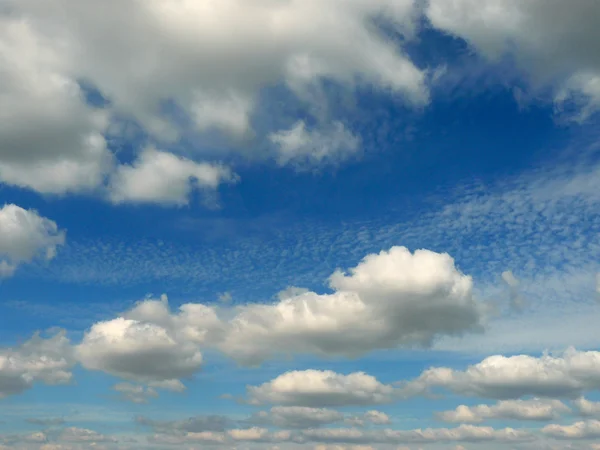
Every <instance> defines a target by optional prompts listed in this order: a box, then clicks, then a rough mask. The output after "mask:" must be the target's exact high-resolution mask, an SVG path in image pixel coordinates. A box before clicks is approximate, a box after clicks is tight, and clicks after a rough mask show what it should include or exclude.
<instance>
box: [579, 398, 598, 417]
mask: <svg viewBox="0 0 600 450" xmlns="http://www.w3.org/2000/svg"><path fill="white" fill-rule="evenodd" d="M573 407H574V408H575V410H576V411H577V413H578V414H579V415H580V416H585V417H590V416H595V417H600V402H591V401H589V400H587V399H586V398H584V397H579V398H578V399H576V400H574V401H573Z"/></svg>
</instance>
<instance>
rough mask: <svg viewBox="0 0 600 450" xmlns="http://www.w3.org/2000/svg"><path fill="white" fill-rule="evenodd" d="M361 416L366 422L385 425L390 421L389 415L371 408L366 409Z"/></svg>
mask: <svg viewBox="0 0 600 450" xmlns="http://www.w3.org/2000/svg"><path fill="white" fill-rule="evenodd" d="M363 418H364V420H365V421H366V422H369V423H372V424H375V425H387V424H389V423H391V420H390V417H389V416H388V415H387V414H386V413H384V412H381V411H376V410H371V411H367V412H366V413H365V414H364V415H363Z"/></svg>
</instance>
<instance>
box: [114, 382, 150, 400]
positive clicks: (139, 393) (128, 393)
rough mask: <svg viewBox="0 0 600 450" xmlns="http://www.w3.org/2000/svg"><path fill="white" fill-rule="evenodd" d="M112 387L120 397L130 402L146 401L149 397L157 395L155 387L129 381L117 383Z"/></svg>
mask: <svg viewBox="0 0 600 450" xmlns="http://www.w3.org/2000/svg"><path fill="white" fill-rule="evenodd" d="M113 389H114V390H115V391H117V392H118V393H119V394H120V397H121V399H123V400H126V401H129V402H132V403H148V400H149V399H150V398H156V397H158V392H156V390H155V389H153V388H151V387H147V386H140V385H136V384H131V383H117V384H115V385H114V386H113Z"/></svg>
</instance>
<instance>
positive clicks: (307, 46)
mask: <svg viewBox="0 0 600 450" xmlns="http://www.w3.org/2000/svg"><path fill="white" fill-rule="evenodd" d="M413 3H414V2H413V0H402V1H392V0H377V1H365V0H353V1H352V2H350V3H348V2H340V0H327V1H316V0H310V1H303V2H296V1H292V2H284V3H274V2H272V1H270V0H260V1H258V2H251V3H248V2H245V1H239V0H228V1H225V2H216V3H207V4H204V3H202V4H198V3H196V2H192V1H189V0H178V1H177V2H176V3H173V2H171V1H168V0H152V1H149V2H137V1H134V0H127V1H125V2H123V1H116V0H111V1H109V2H104V3H103V4H102V7H99V6H98V5H97V4H95V3H94V2H85V3H82V4H80V5H78V6H77V7H76V8H73V7H72V5H71V3H70V2H69V1H68V0H52V1H50V2H43V3H41V2H39V1H36V0H26V1H20V0H19V1H10V2H9V4H10V5H11V7H12V9H13V10H14V14H13V15H12V16H8V18H7V19H6V20H10V21H12V22H16V21H17V20H18V19H16V18H17V17H25V18H26V19H27V21H28V23H30V24H31V26H32V27H35V29H36V30H37V31H38V32H39V33H40V34H41V35H42V36H43V37H44V38H45V40H46V41H47V42H49V43H55V44H54V47H55V48H58V49H60V50H61V52H60V54H61V57H62V64H61V65H60V69H62V70H60V71H59V73H61V74H62V73H68V74H73V75H74V76H75V77H77V78H82V79H86V80H89V81H91V82H92V83H94V84H95V85H96V86H97V87H98V88H99V89H100V90H101V91H102V93H103V94H104V95H106V96H107V97H108V98H110V99H111V101H112V102H113V104H114V107H115V109H116V110H118V111H124V112H126V113H130V114H132V115H134V116H135V117H136V118H137V119H138V120H139V121H140V122H142V123H143V124H144V125H145V127H146V128H148V129H149V130H150V131H153V130H164V129H165V128H167V129H168V128H169V126H170V124H166V123H165V120H164V118H163V117H161V115H160V106H161V102H163V101H165V100H169V99H171V100H174V101H175V102H176V103H177V105H178V106H179V107H180V108H182V109H183V110H184V111H186V112H187V113H188V115H189V116H190V117H191V118H192V120H194V121H195V125H196V127H197V128H198V129H199V130H206V129H210V128H217V129H221V130H225V131H228V132H230V133H233V134H235V135H240V134H244V133H245V132H247V131H248V128H249V127H250V115H251V113H252V111H253V108H254V105H255V104H256V100H257V96H258V93H259V91H260V90H261V89H262V88H264V87H268V86H272V85H275V84H279V83H284V84H287V85H289V86H291V87H293V88H294V89H301V87H302V86H305V85H306V84H310V83H314V82H318V81H319V80H321V79H323V78H328V79H332V80H334V81H336V82H338V83H343V84H348V85H354V84H357V83H368V84H371V85H373V86H376V87H377V88H381V89H389V90H391V91H393V92H395V93H400V94H404V95H405V96H406V97H407V98H408V99H409V100H410V101H412V102H415V103H418V104H422V103H424V102H427V100H428V92H427V89H426V87H425V85H424V80H425V76H424V73H423V72H422V71H421V70H419V69H418V68H417V67H416V66H415V65H414V64H413V63H412V62H411V61H410V60H409V59H408V58H407V57H406V56H405V55H404V54H403V52H402V51H401V49H400V48H399V45H398V43H397V42H392V41H391V40H390V39H389V38H387V37H386V36H385V34H383V32H381V31H380V30H378V28H377V27H375V26H373V20H374V19H380V18H382V17H385V19H386V21H387V22H388V24H389V26H391V28H392V29H394V30H395V31H398V32H400V33H403V34H404V35H406V36H410V35H411V34H412V32H413V29H414V19H415V15H414V13H415V9H414V7H413V6H414V5H413ZM134 18H135V20H133V19H134ZM216 24H218V26H216ZM106 30H110V33H107V32H106ZM99 36H101V37H102V38H101V39H99ZM59 44H62V45H60V46H59Z"/></svg>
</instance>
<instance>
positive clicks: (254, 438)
mask: <svg viewBox="0 0 600 450" xmlns="http://www.w3.org/2000/svg"><path fill="white" fill-rule="evenodd" d="M227 435H228V436H229V437H230V438H231V439H233V440H234V441H243V442H280V441H289V440H290V438H291V436H292V435H291V433H290V432H289V431H285V430H283V431H274V432H271V431H269V430H268V429H266V428H259V427H252V428H243V429H234V430H229V431H227Z"/></svg>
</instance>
